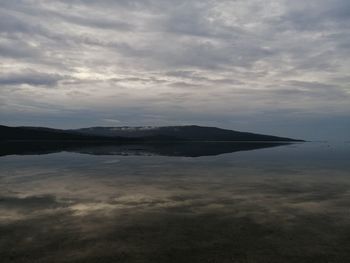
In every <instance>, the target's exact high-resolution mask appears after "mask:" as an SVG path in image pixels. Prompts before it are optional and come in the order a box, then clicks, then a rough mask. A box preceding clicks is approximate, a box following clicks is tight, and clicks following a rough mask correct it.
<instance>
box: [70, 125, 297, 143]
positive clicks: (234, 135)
mask: <svg viewBox="0 0 350 263" xmlns="http://www.w3.org/2000/svg"><path fill="white" fill-rule="evenodd" d="M71 131H72V132H76V133H79V134H86V135H95V136H109V137H114V136H120V137H125V138H147V137H157V136H163V137H168V138H173V139H176V140H185V141H301V140H295V139H291V138H285V137H277V136H271V135H262V134H255V133H249V132H239V131H233V130H226V129H220V128H215V127H201V126H195V125H191V126H167V127H152V126H144V127H92V128H84V129H78V130H71Z"/></svg>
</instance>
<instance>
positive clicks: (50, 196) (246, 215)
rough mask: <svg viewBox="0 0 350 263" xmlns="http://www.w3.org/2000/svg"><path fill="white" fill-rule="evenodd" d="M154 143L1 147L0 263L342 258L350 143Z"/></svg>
mask: <svg viewBox="0 0 350 263" xmlns="http://www.w3.org/2000/svg"><path fill="white" fill-rule="evenodd" d="M157 147H158V146H157ZM157 147H153V148H152V147H151V149H150V148H147V149H145V148H142V149H140V148H139V147H133V148H128V150H127V151H126V150H125V148H122V149H120V148H119V149H115V148H113V149H111V148H110V147H106V146H103V147H102V148H101V147H100V148H96V147H90V148H89V149H86V148H85V150H84V149H81V148H80V147H78V148H79V149H77V148H75V150H72V148H69V149H68V148H65V149H63V151H58V150H57V149H55V150H54V151H52V150H51V151H48V152H51V153H49V154H44V153H45V151H44V152H43V151H41V152H39V153H38V152H35V151H32V150H30V151H29V152H28V151H22V152H18V151H17V152H6V151H4V150H3V151H2V152H1V153H2V154H1V155H2V157H0V258H1V262H16V263H17V262H131V263H133V262H191V263H192V262H201V263H202V262H220V263H221V262H222V263H225V262H276V263H277V262H278V263H280V262H296V263H300V262H350V249H349V248H350V209H349V207H350V162H349V159H350V158H349V157H350V144H346V143H343V144H328V143H302V144H299V143H298V144H291V145H274V147H272V146H267V145H264V146H263V147H262V145H260V146H259V147H257V146H254V147H253V146H244V147H243V146H242V145H240V146H239V147H240V148H237V147H238V146H237V145H236V146H235V147H231V146H230V147H229V148H230V149H228V147H227V145H226V146H222V148H223V149H224V150H222V151H218V147H217V145H216V146H215V147H214V148H213V146H210V147H209V149H210V150H208V147H207V146H205V147H204V146H200V147H199V146H198V145H197V146H193V147H191V146H189V145H187V146H186V147H182V148H181V147H180V148H179V147H175V149H174V147H170V150H169V147H168V148H166V150H164V147H163V148H162V149H161V151H160V150H159V147H158V148H157ZM219 148H220V147H219ZM3 149H5V148H3ZM130 149H131V151H130ZM155 149H156V150H155ZM179 149H182V150H181V151H180V150H179ZM184 149H185V151H184ZM191 149H192V150H193V149H195V150H196V151H195V153H196V154H195V155H193V154H192V155H188V154H185V153H188V151H189V150H191ZM201 149H202V151H203V154H198V153H200V150H201ZM213 149H214V150H215V151H213ZM235 149H236V150H235ZM27 150H28V149H27ZM46 150H47V149H46ZM164 151H165V152H166V153H168V154H165V153H164ZM46 152H47V151H46ZM52 152H53V153H52ZM169 152H170V153H171V152H172V154H169ZM184 152H185V153H184ZM190 152H191V153H193V151H190ZM175 153H176V154H175ZM209 153H210V154H209ZM220 153H221V154H220ZM8 154H9V155H8ZM21 154H25V155H21ZM39 154H40V155H39ZM215 154H218V155H215ZM162 155H167V156H162ZM201 155H204V156H201ZM189 156H192V157H189ZM193 156H196V157H193Z"/></svg>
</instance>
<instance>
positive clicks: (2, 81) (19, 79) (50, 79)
mask: <svg viewBox="0 0 350 263" xmlns="http://www.w3.org/2000/svg"><path fill="white" fill-rule="evenodd" d="M62 79H63V76H60V75H58V74H49V73H40V72H35V71H27V72H23V73H18V74H9V75H1V76H0V85H9V86H18V85H22V84H27V85H31V86H55V85H57V83H58V81H59V80H62Z"/></svg>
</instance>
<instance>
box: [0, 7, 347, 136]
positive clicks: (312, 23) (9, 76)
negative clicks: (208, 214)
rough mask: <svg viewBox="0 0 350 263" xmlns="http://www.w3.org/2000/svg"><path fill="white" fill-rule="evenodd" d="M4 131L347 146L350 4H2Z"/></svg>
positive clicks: (0, 102)
mask: <svg viewBox="0 0 350 263" xmlns="http://www.w3.org/2000/svg"><path fill="white" fill-rule="evenodd" d="M0 123H1V124H5V125H36V126H38V125H40V126H49V127H58V128H76V127H85V126H97V125H99V126H124V125H130V126H134V125H179V124H198V125H208V126H218V127H223V128H231V129H236V130H244V131H252V132H261V133H270V134H275V135H283V136H291V137H299V138H304V139H345V140H350V1H349V0H308V1H305V0H293V1H291V0H229V1H225V0H222V1H220V0H217V1H213V0H198V1H197V0H187V1H184V0H99V1H95V0H61V1H48V0H1V1H0Z"/></svg>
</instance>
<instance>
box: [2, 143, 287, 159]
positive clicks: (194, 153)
mask: <svg viewBox="0 0 350 263" xmlns="http://www.w3.org/2000/svg"><path fill="white" fill-rule="evenodd" d="M287 144H289V143H273V142H177V143H166V142H163V143H143V144H110V143H93V142H91V143H86V142H85V143H81V142H53V141H44V142H43V141H42V142H40V141H33V142H28V141H27V142H2V143H0V156H5V155H37V154H49V153H57V152H63V151H66V152H75V153H82V154H91V155H145V156H147V155H158V156H179V157H181V156H182V157H199V156H210V155H219V154H224V153H232V152H239V151H249V150H255V149H262V148H270V147H276V146H281V145H287Z"/></svg>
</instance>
